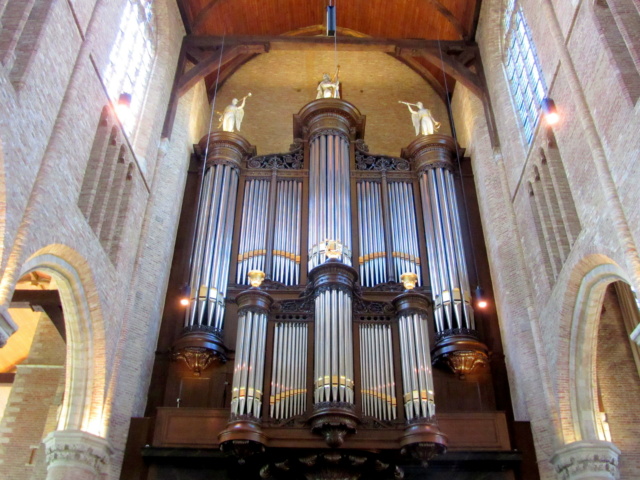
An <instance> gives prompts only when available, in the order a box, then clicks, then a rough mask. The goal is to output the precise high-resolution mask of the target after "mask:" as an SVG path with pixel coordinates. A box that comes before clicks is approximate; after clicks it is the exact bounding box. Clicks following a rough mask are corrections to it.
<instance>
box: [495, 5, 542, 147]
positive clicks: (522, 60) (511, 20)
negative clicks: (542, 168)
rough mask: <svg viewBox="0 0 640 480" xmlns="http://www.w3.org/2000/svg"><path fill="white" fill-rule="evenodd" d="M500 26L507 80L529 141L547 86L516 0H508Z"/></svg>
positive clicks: (529, 141) (525, 135) (531, 137)
mask: <svg viewBox="0 0 640 480" xmlns="http://www.w3.org/2000/svg"><path fill="white" fill-rule="evenodd" d="M503 27H504V32H505V36H504V47H505V48H504V65H505V67H506V72H507V80H508V81H509V86H510V88H511V94H512V96H513V101H514V105H515V108H516V111H517V112H518V116H519V117H520V121H521V123H522V128H523V133H524V137H525V140H526V142H527V144H530V143H531V141H532V140H533V133H534V131H535V128H536V125H537V124H538V121H539V119H540V104H541V103H542V99H543V98H544V97H545V96H546V92H547V87H546V85H545V83H544V77H543V76H542V72H541V70H540V62H539V61H538V56H537V54H536V48H535V45H534V44H533V41H532V39H531V33H530V31H529V27H528V26H527V22H526V20H525V19H524V15H523V13H522V9H521V8H520V6H519V5H518V4H517V1H516V0H507V8H506V10H505V14H504V19H503Z"/></svg>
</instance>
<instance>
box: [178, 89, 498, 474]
mask: <svg viewBox="0 0 640 480" xmlns="http://www.w3.org/2000/svg"><path fill="white" fill-rule="evenodd" d="M364 120H365V119H364V117H363V116H362V115H361V114H360V112H359V111H358V110H357V108H356V107H355V106H353V105H352V104H350V103H348V102H345V101H342V100H340V99H319V100H316V101H314V102H311V103H309V104H308V105H306V106H305V107H303V108H302V110H301V111H300V112H299V113H298V114H297V115H295V116H294V137H295V138H296V143H294V145H292V148H291V150H290V151H289V152H287V153H283V154H274V155H266V156H261V157H256V156H255V155H254V153H255V152H254V149H253V147H251V146H250V145H249V144H248V143H247V142H246V140H244V139H243V138H242V137H241V136H240V135H238V134H235V133H214V134H211V135H210V136H208V137H205V138H204V139H203V141H202V143H201V149H202V150H203V151H206V152H208V153H207V155H206V166H205V169H204V171H203V177H202V187H201V192H200V196H199V204H198V213H197V221H196V227H195V242H194V247H193V253H192V262H191V268H190V280H189V285H190V289H191V305H190V307H189V309H188V312H187V315H186V323H185V330H184V331H183V333H182V335H181V337H180V338H179V339H178V341H177V342H175V345H174V352H175V353H174V358H179V359H182V360H184V361H185V362H187V364H188V365H189V366H190V367H191V366H192V365H193V364H197V368H199V372H200V371H202V370H204V369H205V368H207V366H208V365H209V364H210V363H211V362H212V361H213V360H215V359H216V358H217V359H219V360H221V361H223V362H224V361H226V359H227V357H229V356H231V355H229V354H228V351H229V350H233V351H234V353H233V355H232V357H233V363H234V367H233V372H232V375H231V389H230V399H229V402H230V416H229V423H228V424H227V426H226V428H225V429H224V430H223V431H222V432H220V434H219V442H220V444H221V445H222V446H223V448H225V449H227V450H228V451H231V452H232V453H234V454H235V455H238V456H240V457H243V458H245V457H249V456H251V455H255V454H256V453H258V454H259V453H260V452H264V451H265V449H267V448H270V446H271V445H278V446H282V445H283V444H284V443H286V441H285V440H283V438H285V437H282V435H284V433H279V432H285V431H286V432H288V433H287V435H290V436H291V435H292V436H293V437H295V438H300V439H301V440H300V441H301V442H307V444H308V445H312V444H313V443H310V442H312V440H309V438H308V437H305V436H304V435H303V434H302V433H299V434H294V433H291V432H292V431H300V432H302V431H306V432H307V434H306V435H312V437H311V438H313V439H321V440H322V441H324V443H325V445H326V446H325V448H329V449H336V448H352V449H353V448H357V447H355V445H359V444H358V442H359V441H362V440H357V439H358V438H360V437H358V435H360V434H359V433H358V432H361V431H362V432H365V433H363V434H362V435H364V436H365V438H366V435H369V434H368V433H366V432H373V431H376V432H378V433H376V435H377V434H379V433H380V432H383V434H382V436H380V439H384V440H377V442H378V443H375V442H373V443H372V444H371V445H373V446H369V447H367V448H366V449H365V450H368V453H366V452H365V453H363V455H364V457H363V458H365V460H363V461H367V462H368V461H372V462H373V461H374V458H375V454H373V453H371V451H373V450H385V449H392V450H393V449H396V450H397V451H398V452H400V451H401V452H403V453H404V454H407V455H412V456H414V457H415V458H419V459H421V460H426V459H428V458H430V457H431V456H432V455H434V454H437V453H441V452H443V451H444V450H445V449H446V446H447V443H448V440H447V437H446V435H444V434H443V433H442V432H441V431H440V430H439V427H438V423H437V420H436V400H437V398H436V393H435V386H434V379H433V371H432V364H436V363H438V362H442V363H445V364H447V365H449V366H450V367H451V369H453V371H454V372H456V373H469V372H471V371H473V369H474V368H476V367H477V366H478V365H481V364H483V363H486V351H487V349H486V347H484V345H483V344H482V343H480V341H479V340H478V338H477V334H476V332H475V323H474V318H473V309H472V306H471V296H470V288H469V279H468V274H467V270H466V259H465V252H464V248H463V243H462V234H461V227H460V219H459V217H458V205H457V203H456V192H455V188H456V187H455V184H454V177H453V171H452V170H453V158H455V157H454V155H455V154H456V151H455V148H456V144H455V141H454V140H453V139H452V138H450V137H447V136H443V135H429V136H419V137H418V138H417V139H416V140H415V141H414V142H412V143H411V144H410V145H409V146H408V147H407V148H406V149H404V150H403V152H402V158H399V157H398V158H395V157H388V156H380V155H372V154H369V152H368V149H367V147H366V144H364V141H363V135H364V123H365V121H364ZM236 208H237V210H238V215H237V216H235V214H234V212H235V210H236ZM303 246H304V247H305V248H306V251H303ZM425 264H426V265H427V267H425ZM256 270H260V271H262V272H264V274H265V275H266V280H265V281H264V283H262V284H261V285H260V286H257V285H258V284H259V282H258V283H254V282H253V280H252V281H251V282H250V281H249V280H248V274H249V273H250V272H252V274H253V272H254V271H256ZM229 278H231V279H232V285H230V286H229V291H228V292H227V287H228V285H227V280H228V279H229ZM407 279H409V280H407ZM400 281H402V282H404V287H403V286H402V285H401V283H399V282H400ZM249 283H251V284H252V285H253V286H251V287H248V284H249ZM414 287H417V288H416V289H414ZM376 292H379V294H378V297H379V298H377V299H372V296H374V293H376ZM429 296H431V299H429ZM230 305H233V307H231V306H230ZM432 312H433V319H434V328H435V331H436V334H437V338H436V345H435V348H434V350H433V352H431V340H430V333H429V331H430V329H431V325H430V320H431V318H432V317H431V315H432ZM225 315H226V317H227V321H226V322H225V321H224V318H225ZM231 322H233V323H234V324H235V346H233V345H224V344H223V340H222V339H223V338H227V337H232V333H231V332H228V331H227V332H225V331H224V325H225V323H226V324H230V323H231ZM432 353H433V355H432ZM207 354H208V355H209V357H207V358H204V357H206V355H207ZM194 355H195V356H194ZM198 355H199V356H198ZM432 356H433V360H432ZM196 357H197V358H196ZM189 362H191V363H189ZM194 371H195V370H194ZM279 429H280V430H279ZM283 429H284V430H283ZM286 429H289V430H286ZM291 429H293V430H291ZM296 429H298V430H296ZM372 429H373V430H372ZM296 435H298V437H296ZM371 435H373V436H374V437H375V435H374V434H373V433H372V434H371ZM375 438H378V437H375ZM302 439H304V440H302ZM283 442H284V443H283ZM350 442H355V443H350ZM365 443H366V442H365ZM350 445H351V446H350ZM363 445H364V444H363ZM292 447H294V448H295V444H292ZM327 458H328V457H327ZM353 458H355V457H353ZM323 461H325V463H326V461H328V460H326V459H325V460H323ZM349 461H351V460H349ZM345 462H346V460H345ZM267 463H268V465H266V466H265V467H264V469H263V473H261V475H262V478H281V477H279V476H278V475H279V474H277V473H274V472H277V471H278V469H280V468H283V467H282V466H281V465H280V466H278V464H276V463H269V462H267ZM323 465H324V464H323ZM300 468H303V467H300ZM304 468H306V467H304ZM308 468H311V469H312V470H313V468H316V469H320V470H322V469H323V468H328V467H326V465H324V466H322V467H320V466H316V467H313V468H312V467H308ZM349 468H351V467H349ZM353 468H355V467H353ZM314 471H315V473H313V474H311V473H309V474H308V475H307V473H308V472H307V473H305V474H304V476H305V478H329V477H323V476H322V475H320V474H318V471H319V470H318V471H316V470H314ZM323 471H324V470H323ZM380 471H381V472H387V473H389V472H396V470H394V468H390V469H388V470H387V469H382V470H380ZM270 475H271V476H270ZM314 475H315V476H314ZM318 475H320V476H318ZM394 475H395V473H394ZM282 478H289V477H286V475H285V476H283V477H282ZM296 478H298V477H296ZM331 478H343V477H340V476H338V477H331ZM344 478H358V477H357V476H356V477H348V476H345V477H344ZM371 478H374V477H371ZM375 478H378V477H375ZM379 478H387V477H384V476H381V477H379Z"/></svg>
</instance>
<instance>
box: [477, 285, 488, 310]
mask: <svg viewBox="0 0 640 480" xmlns="http://www.w3.org/2000/svg"><path fill="white" fill-rule="evenodd" d="M488 306H489V302H487V299H486V298H485V296H484V290H482V287H481V286H480V285H478V286H477V287H476V307H478V308H480V309H483V310H484V309H485V308H487V307H488Z"/></svg>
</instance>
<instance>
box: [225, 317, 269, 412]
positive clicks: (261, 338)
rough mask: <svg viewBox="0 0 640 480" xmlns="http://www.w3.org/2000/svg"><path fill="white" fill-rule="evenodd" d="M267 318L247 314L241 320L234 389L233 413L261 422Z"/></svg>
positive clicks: (232, 394) (232, 390) (234, 372)
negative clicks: (258, 419)
mask: <svg viewBox="0 0 640 480" xmlns="http://www.w3.org/2000/svg"><path fill="white" fill-rule="evenodd" d="M266 336H267V314H266V313H264V312H256V311H252V310H247V311H244V312H241V313H240V315H239V316H238V340H237V345H236V359H235V367H234V370H233V384H232V389H231V413H232V414H234V415H249V416H252V417H256V418H260V415H261V408H262V384H263V380H264V359H265V344H266Z"/></svg>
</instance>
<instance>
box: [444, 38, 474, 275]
mask: <svg viewBox="0 0 640 480" xmlns="http://www.w3.org/2000/svg"><path fill="white" fill-rule="evenodd" d="M438 51H439V53H440V64H441V66H442V77H443V78H444V91H445V96H446V97H447V109H448V111H449V119H450V121H449V124H450V126H451V133H452V134H453V139H454V140H455V144H456V161H457V163H458V175H460V187H461V188H460V189H461V190H462V201H463V202H464V216H465V220H466V222H467V233H468V234H469V241H470V242H471V245H470V247H471V248H470V250H471V258H472V259H473V270H474V272H475V276H476V286H480V278H479V276H478V264H477V262H476V253H475V251H474V248H473V238H472V236H471V224H470V223H469V207H468V204H467V194H466V193H465V188H464V183H463V178H462V164H461V161H460V150H459V149H458V133H457V131H456V126H455V124H454V122H453V110H452V109H451V97H450V96H449V87H448V86H447V74H446V72H445V70H444V58H443V56H442V47H441V45H440V37H438Z"/></svg>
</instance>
